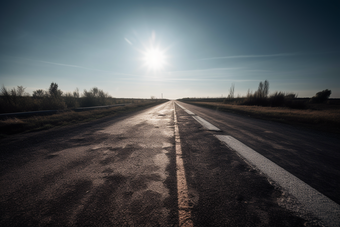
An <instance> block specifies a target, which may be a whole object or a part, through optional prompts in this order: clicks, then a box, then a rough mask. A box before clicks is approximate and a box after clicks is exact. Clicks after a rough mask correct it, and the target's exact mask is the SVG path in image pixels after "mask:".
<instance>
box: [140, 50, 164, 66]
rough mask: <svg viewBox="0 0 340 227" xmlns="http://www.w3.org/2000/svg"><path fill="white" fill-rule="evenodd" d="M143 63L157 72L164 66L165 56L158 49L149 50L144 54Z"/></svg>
mask: <svg viewBox="0 0 340 227" xmlns="http://www.w3.org/2000/svg"><path fill="white" fill-rule="evenodd" d="M144 61H145V64H146V65H147V66H148V67H149V69H152V70H159V69H162V68H163V67H164V65H165V55H164V53H163V52H162V51H160V50H159V49H149V50H147V51H146V52H145V53H144Z"/></svg>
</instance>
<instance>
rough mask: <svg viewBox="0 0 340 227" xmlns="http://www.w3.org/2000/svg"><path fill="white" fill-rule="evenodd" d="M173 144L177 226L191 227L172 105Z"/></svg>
mask: <svg viewBox="0 0 340 227" xmlns="http://www.w3.org/2000/svg"><path fill="white" fill-rule="evenodd" d="M174 122H175V142H176V169H177V196H178V219H179V226H184V227H192V226H194V223H193V221H192V218H191V210H192V205H191V204H192V203H190V199H189V193H188V185H187V180H186V177H185V170H184V164H183V158H182V148H181V138H180V136H179V130H178V123H177V116H176V109H175V103H174Z"/></svg>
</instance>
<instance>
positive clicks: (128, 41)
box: [124, 38, 132, 45]
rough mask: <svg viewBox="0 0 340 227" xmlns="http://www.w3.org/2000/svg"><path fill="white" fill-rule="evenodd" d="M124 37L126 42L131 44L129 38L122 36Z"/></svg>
mask: <svg viewBox="0 0 340 227" xmlns="http://www.w3.org/2000/svg"><path fill="white" fill-rule="evenodd" d="M124 39H125V41H126V42H127V43H128V44H130V45H132V42H131V41H130V40H128V39H127V38H124Z"/></svg>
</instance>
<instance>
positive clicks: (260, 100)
mask: <svg viewBox="0 0 340 227" xmlns="http://www.w3.org/2000/svg"><path fill="white" fill-rule="evenodd" d="M234 90H235V87H234V85H232V86H231V88H230V93H229V95H228V97H227V98H184V99H181V100H180V101H183V102H187V103H191V104H195V105H200V106H204V107H208V108H213V109H216V110H219V111H225V112H233V113H240V114H245V115H247V116H253V117H257V118H261V119H267V120H273V121H279V122H283V123H288V124H292V125H301V126H305V127H309V128H313V129H317V130H322V131H327V132H335V133H340V99H329V97H330V95H331V91H330V90H328V89H326V90H323V91H320V92H317V93H316V94H315V96H313V97H312V98H297V95H296V94H294V93H285V92H281V91H279V92H274V93H272V94H269V82H268V81H264V82H260V83H259V87H258V90H257V91H255V92H250V91H249V90H248V93H247V95H246V96H245V97H236V98H235V97H234Z"/></svg>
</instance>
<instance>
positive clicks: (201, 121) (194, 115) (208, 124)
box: [176, 103, 221, 132]
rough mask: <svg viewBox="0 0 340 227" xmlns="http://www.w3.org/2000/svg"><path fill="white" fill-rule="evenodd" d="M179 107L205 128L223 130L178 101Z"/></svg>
mask: <svg viewBox="0 0 340 227" xmlns="http://www.w3.org/2000/svg"><path fill="white" fill-rule="evenodd" d="M176 104H177V105H178V106H179V107H181V108H182V109H183V110H184V111H185V112H187V113H188V114H189V115H191V116H192V117H193V118H194V119H195V120H196V121H197V122H198V123H200V124H201V125H202V126H203V127H204V128H206V129H208V130H209V131H217V132H219V131H221V129H219V128H217V127H216V126H215V125H213V124H211V123H210V122H208V121H206V120H204V119H203V118H201V117H199V116H197V115H196V114H195V113H193V112H191V111H190V110H188V109H186V108H184V107H183V106H182V105H180V104H178V103H176Z"/></svg>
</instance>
